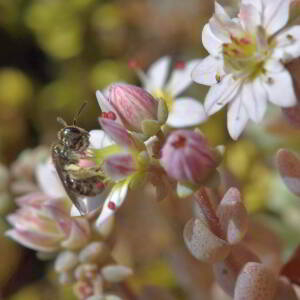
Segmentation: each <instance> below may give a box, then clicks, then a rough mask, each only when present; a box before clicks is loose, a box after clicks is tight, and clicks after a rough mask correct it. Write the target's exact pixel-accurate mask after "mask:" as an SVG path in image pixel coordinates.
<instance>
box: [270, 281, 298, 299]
mask: <svg viewBox="0 0 300 300" xmlns="http://www.w3.org/2000/svg"><path fill="white" fill-rule="evenodd" d="M274 300H298V297H297V295H296V292H295V290H294V288H293V286H292V284H291V283H290V281H289V280H288V279H287V278H285V277H279V279H278V281H277V290H276V296H275V299H274Z"/></svg>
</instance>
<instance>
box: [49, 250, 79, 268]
mask: <svg viewBox="0 0 300 300" xmlns="http://www.w3.org/2000/svg"><path fill="white" fill-rule="evenodd" d="M77 263H78V258H77V255H76V254H75V253H74V252H72V251H64V252H61V253H60V254H59V255H58V256H57V258H56V260H55V264H54V269H55V271H56V272H58V273H60V272H67V271H69V270H71V269H73V268H74V267H75V266H76V265H77Z"/></svg>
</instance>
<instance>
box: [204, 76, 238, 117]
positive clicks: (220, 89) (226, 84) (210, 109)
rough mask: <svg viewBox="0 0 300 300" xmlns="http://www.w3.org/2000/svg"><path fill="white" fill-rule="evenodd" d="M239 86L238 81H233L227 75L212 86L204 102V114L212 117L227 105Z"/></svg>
mask: <svg viewBox="0 0 300 300" xmlns="http://www.w3.org/2000/svg"><path fill="white" fill-rule="evenodd" d="M240 84H241V83H240V81H238V80H234V79H233V78H232V76H231V75H227V76H225V77H224V78H223V80H222V81H221V82H220V83H218V84H216V85H214V86H212V87H211V88H210V90H209V91H208V93H207V96H206V98H205V102H204V108H205V111H206V113H207V114H208V115H212V114H214V113H216V112H217V111H219V110H220V109H221V108H222V107H223V106H224V105H226V104H227V103H229V102H230V101H231V100H232V99H233V98H234V97H235V95H236V94H237V92H238V91H239V88H240Z"/></svg>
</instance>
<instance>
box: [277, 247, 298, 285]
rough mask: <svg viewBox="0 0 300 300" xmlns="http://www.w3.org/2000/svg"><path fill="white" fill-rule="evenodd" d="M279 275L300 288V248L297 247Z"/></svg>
mask: <svg viewBox="0 0 300 300" xmlns="http://www.w3.org/2000/svg"><path fill="white" fill-rule="evenodd" d="M280 274H281V275H283V276H285V277H287V278H288V279H289V280H290V281H291V282H292V283H294V284H297V285H299V286H300V246H298V247H297V249H296V250H295V252H294V254H293V256H292V257H291V258H290V259H289V261H288V262H287V263H286V264H285V265H284V266H283V267H282V269H281V271H280Z"/></svg>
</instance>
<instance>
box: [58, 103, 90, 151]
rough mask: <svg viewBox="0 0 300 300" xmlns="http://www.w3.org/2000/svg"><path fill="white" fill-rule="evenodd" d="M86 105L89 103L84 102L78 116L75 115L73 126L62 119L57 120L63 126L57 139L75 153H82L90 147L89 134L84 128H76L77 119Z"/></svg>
mask: <svg viewBox="0 0 300 300" xmlns="http://www.w3.org/2000/svg"><path fill="white" fill-rule="evenodd" d="M86 104H87V103H86V102H84V103H83V104H82V106H81V107H80V109H79V111H78V113H77V115H75V117H74V120H73V125H68V124H67V123H66V122H65V121H64V120H63V119H62V118H60V117H58V118H57V121H58V122H59V123H60V124H62V126H63V129H61V130H60V131H59V132H58V134H57V138H58V140H59V141H60V143H61V144H63V145H64V146H66V147H67V148H69V149H70V150H73V151H79V152H82V151H85V150H86V149H87V148H88V146H89V137H90V136H89V133H88V132H87V131H86V130H84V129H83V128H80V127H78V126H76V122H77V119H78V117H79V115H80V113H81V111H82V110H83V108H84V107H85V105H86Z"/></svg>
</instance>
